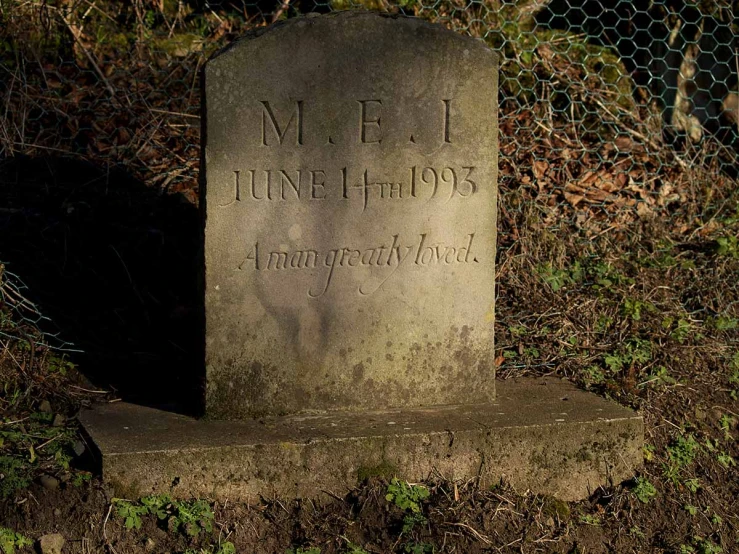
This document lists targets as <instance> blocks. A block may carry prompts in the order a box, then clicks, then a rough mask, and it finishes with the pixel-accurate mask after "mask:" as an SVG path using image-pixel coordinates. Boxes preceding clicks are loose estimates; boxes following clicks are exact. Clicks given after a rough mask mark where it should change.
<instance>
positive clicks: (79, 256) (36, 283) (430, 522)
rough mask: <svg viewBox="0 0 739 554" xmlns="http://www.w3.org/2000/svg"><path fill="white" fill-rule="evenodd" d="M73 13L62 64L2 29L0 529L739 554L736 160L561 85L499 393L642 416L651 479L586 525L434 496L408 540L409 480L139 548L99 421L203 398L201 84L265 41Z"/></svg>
mask: <svg viewBox="0 0 739 554" xmlns="http://www.w3.org/2000/svg"><path fill="white" fill-rule="evenodd" d="M19 5H20V4H19ZM64 5H66V4H64V3H58V4H57V3H53V2H49V3H43V4H42V3H40V2H39V3H35V2H28V3H23V6H24V7H25V8H24V9H32V10H42V9H43V10H47V11H46V12H45V13H46V15H45V16H44V17H47V20H45V21H47V27H46V28H47V29H48V32H49V33H51V31H54V30H55V31H54V32H57V33H58V36H59V37H60V38H59V41H58V42H54V43H53V44H47V43H45V42H43V41H39V40H36V41H35V42H33V41H30V39H28V40H29V41H30V42H28V41H27V42H24V43H23V44H21V43H20V42H19V41H18V37H19V36H21V35H22V34H23V33H25V35H24V36H26V37H28V36H30V35H29V33H32V32H33V29H32V28H29V27H27V26H23V20H22V18H21V19H19V18H16V19H14V20H13V24H14V25H17V26H18V27H16V28H15V31H13V32H14V33H15V34H12V33H11V34H9V31H8V29H10V27H9V26H6V27H5V30H4V31H3V32H4V33H5V34H4V35H3V37H4V40H6V41H7V40H11V42H12V40H15V42H14V43H12V47H10V48H5V49H4V50H3V54H2V56H1V58H2V62H1V63H0V71H2V72H3V75H4V79H3V80H2V82H1V83H0V106H2V107H3V109H2V110H0V206H1V207H0V230H1V232H0V261H2V262H4V263H6V269H5V270H4V273H3V272H0V293H1V294H0V384H1V386H0V497H1V498H2V500H0V528H5V529H12V530H13V532H19V533H21V534H23V535H26V536H28V537H30V538H31V539H34V540H35V539H38V538H39V537H40V536H41V535H43V534H46V533H50V532H60V533H62V534H63V535H64V537H65V538H66V540H67V546H66V547H65V548H66V550H67V551H70V552H84V553H87V552H90V553H93V552H94V553H98V552H111V553H127V552H171V553H175V552H213V553H217V552H220V553H221V554H226V553H227V552H228V550H227V549H228V546H227V544H228V543H231V544H232V545H233V546H234V548H235V551H236V552H248V553H252V552H255V553H257V552H265V553H272V552H278V553H283V552H287V551H293V552H301V551H302V552H313V553H315V552H317V551H318V550H317V549H320V551H321V552H323V553H333V552H342V553H343V552H354V553H355V554H358V553H360V552H363V551H364V552H458V553H462V552H464V553H473V552H511V553H513V552H527V553H528V552H532V553H533V552H562V553H573V554H574V553H582V554H585V553H599V552H603V553H605V552H634V553H646V552H655V553H676V554H678V553H679V554H683V553H690V552H695V553H702V554H703V553H705V554H715V553H717V552H720V551H723V552H724V553H730V552H736V551H739V518H738V514H739V506H738V505H737V497H738V496H739V472H738V471H737V465H736V464H737V463H738V462H739V448H738V447H737V441H736V438H737V433H738V430H737V422H739V401H738V400H737V395H738V394H739V187H738V186H737V182H736V181H735V180H733V179H731V178H730V177H728V176H726V174H725V173H723V172H722V171H721V167H720V163H721V160H722V156H725V155H726V153H725V152H724V151H723V149H722V147H721V145H719V144H717V143H714V142H712V141H711V140H706V141H705V142H704V143H703V144H702V145H701V146H700V148H698V147H695V148H694V149H692V150H691V149H690V148H689V149H686V150H675V149H672V148H669V147H666V146H664V145H663V144H661V142H660V141H655V139H653V138H652V139H650V138H649V137H646V136H640V135H639V133H638V132H637V133H636V134H635V133H634V132H632V131H633V129H634V128H642V127H638V126H635V124H634V125H632V121H631V120H630V119H629V118H614V117H611V115H609V114H608V113H605V112H599V117H600V121H601V123H600V124H599V128H598V133H596V132H592V130H591V131H590V132H584V129H583V128H582V126H578V125H575V124H573V121H572V120H570V119H568V118H567V117H566V115H567V114H566V113H565V114H562V113H558V114H553V115H552V114H551V112H550V110H548V108H547V101H546V97H547V94H548V93H547V91H546V90H544V88H542V90H539V91H537V92H538V93H539V96H540V98H539V100H535V101H533V102H530V103H526V104H523V105H522V104H521V103H520V102H512V101H505V102H503V104H502V108H501V113H500V125H501V164H500V198H499V217H498V229H499V248H498V259H497V275H496V285H497V287H498V293H497V299H498V300H497V310H496V315H497V321H496V345H495V353H496V365H497V372H498V376H499V378H500V379H515V378H518V377H523V376H539V375H549V376H558V377H561V378H563V379H568V380H570V381H573V382H575V383H576V384H577V385H579V386H580V387H583V388H587V389H589V390H592V391H594V392H595V393H596V394H600V395H603V396H607V397H609V398H612V399H614V400H615V401H617V402H619V403H621V404H624V405H627V406H630V407H633V408H635V409H637V410H639V412H640V413H641V414H642V415H643V416H644V418H645V422H646V444H645V448H644V467H643V468H642V469H641V470H640V471H639V472H638V473H637V474H635V475H634V478H633V479H632V480H630V481H627V482H625V483H611V484H609V485H608V486H606V487H604V488H601V489H598V490H595V491H592V495H591V497H590V498H589V499H588V500H586V501H583V502H577V503H565V502H560V501H557V500H555V499H553V498H548V497H542V496H537V495H533V494H531V493H529V492H527V491H523V490H513V489H512V488H511V487H510V486H508V485H507V484H506V483H501V484H500V485H499V486H498V487H495V488H494V489H492V490H481V489H480V488H479V487H477V486H476V483H475V482H474V481H472V482H466V483H449V482H445V481H443V480H441V479H439V477H438V476H436V475H429V476H428V481H427V482H425V483H424V484H423V486H425V487H427V488H428V490H429V493H430V494H429V497H428V498H425V499H423V500H421V501H419V512H418V513H417V514H416V515H415V516H413V517H412V518H411V519H408V517H409V515H412V514H409V512H408V510H404V509H401V508H400V507H398V506H397V505H395V504H393V503H392V502H390V501H388V499H387V497H386V494H387V492H388V487H389V486H390V485H391V482H390V478H391V476H386V477H384V478H379V477H377V478H373V479H371V480H369V481H368V482H366V483H364V484H362V485H361V486H359V487H358V488H357V489H356V490H354V491H353V492H352V493H351V494H349V495H347V496H345V497H337V496H336V495H334V494H333V493H332V492H330V491H327V492H326V494H325V496H324V498H322V499H319V500H317V501H315V502H297V501H294V500H290V499H279V498H259V499H254V501H253V502H251V503H248V504H247V503H234V502H222V503H214V504H212V507H213V519H212V521H213V526H212V530H211V531H208V532H206V531H201V532H199V533H197V534H194V535H190V534H188V533H187V532H183V531H182V529H174V528H173V527H172V525H171V524H168V521H169V520H168V519H165V520H158V519H157V517H156V516H155V515H151V514H148V513H147V514H144V513H141V515H140V516H139V519H140V526H136V525H133V523H132V525H131V526H132V529H127V528H126V518H125V517H122V516H121V515H119V512H120V510H119V508H120V507H121V506H127V505H125V504H121V503H120V502H114V501H113V498H112V496H113V493H112V491H110V490H107V489H106V488H105V487H103V486H102V485H101V484H100V482H99V480H98V477H97V476H96V475H94V474H93V473H91V472H89V471H87V470H89V469H92V468H93V467H94V464H93V463H91V462H94V460H91V459H90V458H89V455H90V452H89V449H88V448H87V445H85V444H84V442H83V441H82V438H81V436H80V435H79V434H78V430H77V424H76V420H75V415H76V413H77V412H78V410H79V409H81V408H82V407H83V406H85V405H87V404H88V403H90V402H92V401H94V400H95V399H112V398H115V397H116V396H118V395H120V394H123V395H126V396H127V397H128V396H129V395H133V394H138V393H142V391H141V389H142V384H143V385H144V387H143V388H146V389H147V391H143V392H150V393H151V394H152V395H153V396H158V397H162V396H166V395H167V394H169V393H170V392H171V391H172V390H178V391H180V392H181V393H182V394H181V395H180V396H179V397H178V398H167V401H170V400H172V402H173V403H175V402H176V401H178V400H179V401H182V399H183V398H190V397H192V395H194V394H197V393H198V391H199V389H198V388H197V384H195V385H192V383H190V381H189V380H188V379H187V377H188V376H191V375H193V373H192V372H193V371H195V370H194V369H192V368H190V369H183V368H187V367H188V366H187V362H188V360H192V359H197V356H198V352H197V351H195V350H192V348H193V346H192V345H193V344H196V343H197V340H196V339H195V338H196V337H197V336H198V332H199V330H198V319H197V310H198V307H197V295H196V290H197V286H196V282H195V281H196V274H197V264H196V261H197V256H196V254H195V253H196V252H197V237H198V234H197V212H196V210H195V208H194V203H195V202H196V198H197V171H198V164H199V146H198V144H199V139H200V131H199V102H200V96H199V88H198V83H197V75H198V71H199V67H200V66H201V64H202V62H203V60H204V56H205V55H206V53H207V52H208V51H210V49H212V48H214V47H216V46H217V45H218V44H222V43H223V42H225V41H227V40H228V39H229V38H231V37H233V36H235V35H236V34H238V33H239V32H240V30H241V29H243V28H244V27H247V26H253V25H258V24H262V23H264V22H265V21H266V19H265V17H264V16H263V15H260V14H261V12H254V13H250V12H249V11H248V10H245V11H244V12H243V13H238V12H233V11H231V12H217V11H212V10H211V11H208V10H202V11H200V12H198V11H192V12H187V13H185V12H180V13H179V15H178V12H176V11H175V12H167V11H166V10H164V9H162V10H160V11H157V10H158V9H159V8H157V5H158V4H157V5H155V4H154V3H152V4H151V6H150V5H149V4H148V3H146V2H133V3H131V4H129V8H126V9H127V10H128V11H125V10H122V11H120V12H115V10H114V8H113V7H112V6H113V4H110V3H107V2H98V3H93V4H89V3H86V4H84V6H83V5H82V4H80V5H77V4H74V3H73V5H74V6H75V9H73V10H71V11H66V12H63V13H61V14H58V13H57V14H55V12H54V10H58V9H61V8H62V7H63V6H64ZM91 5H95V6H97V8H91V7H90V6H91ZM162 5H164V4H162ZM44 6H46V7H44ZM147 6H148V8H147ZM152 6H153V7H152ZM88 9H89V10H90V11H89V13H88V14H87V16H85V17H87V19H85V18H84V17H82V14H84V12H85V11H87V10H88ZM147 9H149V11H151V12H152V13H153V15H152V16H147V13H148V12H147ZM142 10H143V11H142ZM101 12H102V13H101ZM18 13H20V12H15V14H18ZM39 13H41V12H39ZM450 13H451V12H450ZM61 16H63V17H61ZM5 17H6V19H5V23H6V24H7V23H8V22H9V21H11V20H10V19H9V18H8V17H7V12H6V14H5ZM147 17H149V23H146V21H147ZM111 19H112V20H113V21H114V22H117V23H116V25H113V23H112V22H111ZM103 21H107V22H108V23H103ZM121 22H122V23H121ZM106 25H107V26H106ZM164 25H169V26H170V27H171V28H173V29H175V30H176V31H177V32H173V33H171V36H169V38H170V39H171V38H172V37H175V38H176V39H177V40H175V41H174V42H173V43H165V42H161V40H163V36H162V35H161V34H157V32H156V31H157V29H159V30H160V31H161V27H162V26H164ZM96 26H97V27H96ZM126 26H128V27H126ZM121 28H123V29H125V28H129V29H133V30H134V32H131V33H129V34H125V33H123V31H121ZM93 29H98V31H99V32H98V33H97V34H95V33H93V32H92V30H93ZM196 31H197V32H196ZM3 32H0V34H2V33H3ZM182 33H187V34H192V35H197V36H195V37H189V39H188V40H187V41H186V40H185V39H184V38H183V37H179V36H178V34H182ZM198 33H199V34H198ZM166 36H168V35H167V34H165V35H164V37H166ZM154 38H156V39H157V40H159V41H160V42H157V43H156V44H157V45H158V46H157V48H156V49H154V48H151V47H150V45H151V44H154V43H153V42H152V40H153V39H154ZM4 44H6V43H4ZM33 44H35V45H36V47H34V48H31V47H30V46H31V45H33ZM50 52H51V54H50ZM536 55H539V56H541V57H542V60H544V61H546V63H549V64H553V67H554V68H555V69H556V68H558V67H560V66H559V65H558V64H560V63H561V60H558V59H557V58H556V57H555V58H552V57H551V52H550V51H542V52H540V53H539V54H536ZM536 55H535V56H534V57H535V58H536ZM537 71H547V68H546V67H545V66H542V67H539V68H538V69H537ZM579 77H580V78H579V79H578V75H577V74H568V73H567V72H563V73H562V78H563V79H566V78H569V79H572V80H573V82H575V81H578V82H580V83H587V82H588V79H587V76H586V75H580V76H579ZM544 86H545V85H544ZM578 91H579V94H582V95H585V96H587V93H588V90H587V89H582V88H580V89H578ZM550 92H551V91H550ZM590 92H591V93H592V94H591V96H589V97H588V98H589V102H591V104H590V105H591V106H597V102H595V100H599V101H601V102H603V101H604V97H603V96H599V92H598V91H590ZM640 110H641V111H640ZM640 113H641V114H642V115H643V117H648V110H646V109H645V108H644V107H643V106H642V107H637V109H635V110H634V111H633V113H632V114H631V115H630V116H629V117H631V118H639V117H642V115H640ZM585 131H587V130H585ZM599 133H604V134H603V135H602V136H601V135H599ZM604 137H605V138H604ZM9 271H12V272H13V273H14V274H10V273H9ZM15 274H17V275H15ZM19 277H20V278H22V279H23V280H24V281H26V282H27V284H28V285H29V288H28V289H23V288H21V287H20V285H19V283H20V280H19ZM31 300H33V301H35V302H37V304H38V307H37V304H33V303H32V302H31ZM40 313H44V314H45V315H47V316H49V319H50V321H47V320H44V319H42V318H41V317H40ZM59 333H60V334H59ZM55 337H58V339H56V338H55ZM62 341H68V342H62ZM70 343H73V344H70ZM77 350H82V351H83V352H77ZM173 360H174V361H175V362H176V363H174V364H172V365H174V366H175V367H176V368H177V370H176V371H172V372H169V373H167V372H166V371H165V372H163V373H162V375H163V377H157V378H154V377H152V375H153V373H152V371H151V368H153V367H164V365H166V364H167V362H172V361H173ZM188 372H190V373H188ZM82 373H84V374H85V375H86V376H87V377H89V378H90V379H92V380H93V382H94V384H90V383H89V382H88V381H87V379H85V378H84V377H83V376H82ZM147 376H148V377H147ZM147 379H148V380H147ZM183 382H185V384H183ZM188 383H190V384H188ZM106 391H111V392H106ZM125 500H126V501H128V502H129V504H128V505H130V506H131V507H132V509H133V510H134V512H135V511H136V509H137V508H141V506H142V505H141V504H140V502H139V501H140V499H135V498H132V499H125ZM183 509H184V508H183ZM177 510H179V508H177ZM177 510H176V509H175V508H169V512H167V513H168V514H169V515H168V516H167V517H169V518H170V519H171V517H181V516H180V515H179V512H178V511H177ZM1 540H2V532H1V531H0V541H1ZM0 544H3V543H2V542H0ZM291 549H292V550H291ZM311 549H313V550H311ZM21 552H23V550H21Z"/></svg>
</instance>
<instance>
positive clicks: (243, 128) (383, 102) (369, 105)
mask: <svg viewBox="0 0 739 554" xmlns="http://www.w3.org/2000/svg"><path fill="white" fill-rule="evenodd" d="M497 73H498V62H497V56H496V54H495V53H494V52H492V51H491V50H490V49H489V48H487V47H486V46H485V45H484V44H483V43H482V42H479V41H476V40H473V39H471V38H468V37H462V36H459V35H457V34H454V33H452V32H451V31H448V30H446V29H444V28H442V27H440V26H434V25H430V24H428V23H425V22H422V21H419V20H413V19H403V18H393V17H388V16H384V15H378V14H366V13H365V14H358V13H339V14H333V15H329V16H320V17H313V18H302V19H295V20H290V21H288V22H286V23H284V24H281V25H278V26H275V27H273V28H271V29H270V30H267V31H263V32H260V33H258V34H255V35H252V36H251V37H250V38H244V39H242V40H240V41H238V42H237V43H236V44H234V45H232V46H231V47H230V48H228V49H227V50H225V51H223V52H222V53H220V54H218V55H217V56H216V57H214V58H213V59H211V60H210V61H209V62H208V64H207V66H206V69H205V98H206V129H205V136H206V142H205V160H204V161H205V174H206V178H205V180H204V182H203V191H204V193H203V201H204V203H205V205H206V217H207V220H206V226H205V260H206V274H205V278H206V279H205V307H206V373H207V393H206V411H207V414H208V416H209V417H212V418H242V417H249V416H261V415H269V414H271V415H280V414H289V413H296V412H301V411H303V412H305V411H308V412H310V411H312V410H346V409H349V410H360V409H382V408H393V407H395V408H397V407H408V408H411V407H417V406H429V405H437V404H461V403H480V402H485V401H489V400H491V399H493V398H494V387H495V382H494V363H493V313H494V294H495V287H494V275H495V272H494V262H495V226H496V218H495V214H496V181H497V165H498V158H497V150H498V148H497V134H498V130H497V102H498V99H497V97H498V93H497Z"/></svg>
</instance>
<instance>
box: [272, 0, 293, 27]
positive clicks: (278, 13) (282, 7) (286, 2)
mask: <svg viewBox="0 0 739 554" xmlns="http://www.w3.org/2000/svg"><path fill="white" fill-rule="evenodd" d="M289 5H290V0H283V2H282V4H280V9H278V10H277V11H276V12H275V15H273V16H272V23H275V22H276V21H277V20H278V19H280V16H281V15H282V12H284V11H285V10H286V9H287V7H288V6H289Z"/></svg>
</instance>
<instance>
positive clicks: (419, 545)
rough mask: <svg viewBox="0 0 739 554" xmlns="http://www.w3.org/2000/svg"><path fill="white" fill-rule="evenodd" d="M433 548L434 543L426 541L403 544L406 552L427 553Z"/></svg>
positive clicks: (412, 553) (433, 549)
mask: <svg viewBox="0 0 739 554" xmlns="http://www.w3.org/2000/svg"><path fill="white" fill-rule="evenodd" d="M435 550H436V549H435V548H434V545H433V544H429V543H427V542H408V543H405V545H403V551H404V552H407V553H408V554H428V553H433V552H434V551H435Z"/></svg>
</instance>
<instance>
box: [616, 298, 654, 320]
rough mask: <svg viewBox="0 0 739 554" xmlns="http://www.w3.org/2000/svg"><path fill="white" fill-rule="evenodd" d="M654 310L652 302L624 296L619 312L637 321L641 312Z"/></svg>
mask: <svg viewBox="0 0 739 554" xmlns="http://www.w3.org/2000/svg"><path fill="white" fill-rule="evenodd" d="M656 310H657V308H655V307H654V304H651V303H650V302H643V301H641V300H638V299H636V298H624V301H623V304H621V313H622V314H623V315H624V316H626V317H630V318H631V319H632V320H633V321H639V320H640V319H641V316H642V312H645V311H646V312H654V311H656Z"/></svg>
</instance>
